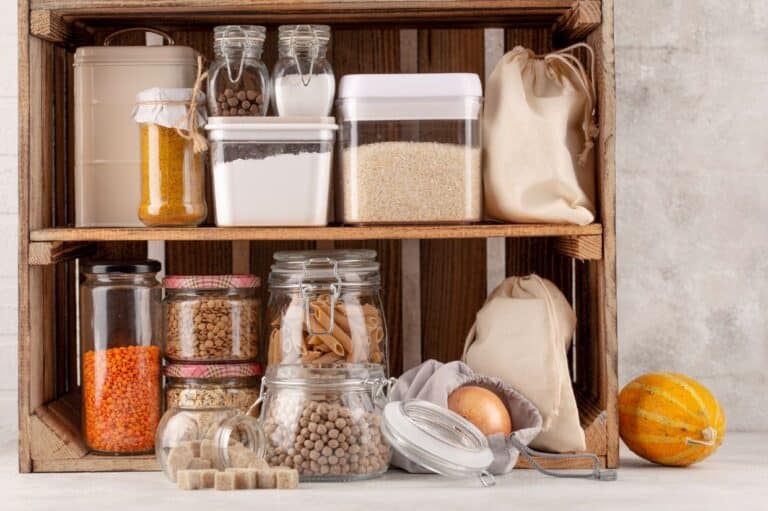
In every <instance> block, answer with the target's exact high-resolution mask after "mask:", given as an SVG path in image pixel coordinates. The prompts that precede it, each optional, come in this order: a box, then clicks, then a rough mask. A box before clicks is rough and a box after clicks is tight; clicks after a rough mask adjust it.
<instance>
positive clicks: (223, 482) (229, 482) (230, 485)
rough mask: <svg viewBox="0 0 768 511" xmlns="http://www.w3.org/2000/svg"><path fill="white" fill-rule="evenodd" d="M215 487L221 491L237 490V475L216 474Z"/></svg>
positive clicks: (228, 473) (231, 473) (227, 473)
mask: <svg viewBox="0 0 768 511" xmlns="http://www.w3.org/2000/svg"><path fill="white" fill-rule="evenodd" d="M213 487H214V488H216V489H217V490H219V491H230V490H234V489H235V474H234V473H233V472H216V476H215V479H214V482H213Z"/></svg>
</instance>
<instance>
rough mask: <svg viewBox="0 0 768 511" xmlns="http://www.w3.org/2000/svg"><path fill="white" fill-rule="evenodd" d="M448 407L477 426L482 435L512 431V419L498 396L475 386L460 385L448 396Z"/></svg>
mask: <svg viewBox="0 0 768 511" xmlns="http://www.w3.org/2000/svg"><path fill="white" fill-rule="evenodd" d="M448 408H449V409H450V410H451V411H454V412H456V413H458V414H459V415H461V416H462V417H464V418H465V419H467V420H468V421H469V422H471V423H472V424H474V425H475V426H477V428H478V429H479V430H480V431H482V432H483V434H484V435H486V436H488V435H493V434H495V433H502V434H503V435H505V436H506V435H509V434H510V433H512V420H511V419H510V417H509V412H508V411H507V407H506V406H504V403H503V402H502V401H501V399H499V396H497V395H496V394H494V393H493V392H491V391H490V390H488V389H485V388H483V387H477V386H472V385H470V386H467V387H461V388H458V389H456V390H454V391H453V392H451V395H450V396H448Z"/></svg>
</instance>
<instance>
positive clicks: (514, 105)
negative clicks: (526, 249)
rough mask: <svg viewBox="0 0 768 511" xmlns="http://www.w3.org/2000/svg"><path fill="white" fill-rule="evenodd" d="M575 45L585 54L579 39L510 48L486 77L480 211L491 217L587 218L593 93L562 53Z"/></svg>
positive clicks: (590, 215)
mask: <svg viewBox="0 0 768 511" xmlns="http://www.w3.org/2000/svg"><path fill="white" fill-rule="evenodd" d="M576 47H584V48H585V49H586V51H587V53H588V55H590V56H591V55H592V49H591V48H590V47H589V46H587V45H586V44H583V43H581V44H578V45H574V46H573V47H569V48H566V49H565V50H561V51H558V52H555V53H550V54H548V55H544V56H537V55H536V54H535V53H534V52H533V51H531V50H528V49H525V48H523V47H520V46H518V47H515V48H514V49H513V50H512V51H510V52H509V53H507V54H506V55H504V56H503V57H502V58H501V60H500V61H499V63H498V64H497V65H496V68H495V69H494V70H493V72H492V73H491V75H490V77H489V78H488V83H487V86H486V98H485V108H484V110H485V114H484V118H483V149H484V151H483V152H484V154H483V159H484V165H483V167H484V187H485V209H486V213H487V215H488V216H490V217H491V218H493V219H496V220H502V221H507V222H542V223H570V224H578V225H586V224H589V223H592V222H593V221H594V218H595V205H594V204H595V162H594V142H593V139H594V138H595V137H596V136H597V127H596V125H595V121H594V109H595V96H596V94H595V89H594V85H593V83H592V80H591V78H590V77H589V76H588V75H587V73H586V71H585V70H584V68H583V66H582V65H581V62H580V61H579V60H578V59H577V58H576V57H574V56H573V55H572V54H571V53H569V51H570V50H573V49H575V48H576ZM592 62H594V59H592ZM593 67H594V64H592V65H591V66H590V69H592V68H593ZM592 75H594V72H592Z"/></svg>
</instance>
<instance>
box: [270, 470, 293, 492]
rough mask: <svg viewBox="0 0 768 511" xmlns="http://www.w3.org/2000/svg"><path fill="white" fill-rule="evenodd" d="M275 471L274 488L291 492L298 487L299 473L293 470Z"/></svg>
mask: <svg viewBox="0 0 768 511" xmlns="http://www.w3.org/2000/svg"><path fill="white" fill-rule="evenodd" d="M274 471H275V487H276V488H277V489H279V490H293V489H294V488H298V487H299V471H298V470H296V469H295V468H285V467H280V468H276V469H274Z"/></svg>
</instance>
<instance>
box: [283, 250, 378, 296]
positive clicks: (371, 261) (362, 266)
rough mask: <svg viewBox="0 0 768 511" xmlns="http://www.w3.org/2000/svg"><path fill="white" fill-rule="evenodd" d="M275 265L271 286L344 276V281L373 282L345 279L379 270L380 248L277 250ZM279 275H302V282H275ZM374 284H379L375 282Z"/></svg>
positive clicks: (289, 285)
mask: <svg viewBox="0 0 768 511" xmlns="http://www.w3.org/2000/svg"><path fill="white" fill-rule="evenodd" d="M273 257H274V260H275V262H274V264H273V265H272V267H271V273H270V282H269V283H270V287H297V286H300V285H301V284H302V283H303V281H305V280H310V281H311V280H315V279H341V280H342V284H354V283H359V284H363V285H365V284H369V282H354V281H352V282H345V281H344V280H343V279H344V277H345V276H354V275H357V274H359V273H366V272H370V273H378V272H379V268H380V265H379V263H378V262H377V261H376V251H375V250H369V249H347V250H344V249H338V250H287V251H280V252H275V254H274V256H273ZM278 276H286V277H290V276H301V277H302V279H301V280H302V282H284V283H279V284H278V283H277V282H275V279H274V277H278ZM372 284H378V282H374V283H372Z"/></svg>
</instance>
